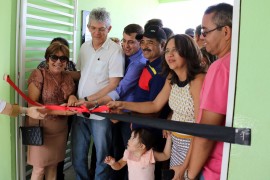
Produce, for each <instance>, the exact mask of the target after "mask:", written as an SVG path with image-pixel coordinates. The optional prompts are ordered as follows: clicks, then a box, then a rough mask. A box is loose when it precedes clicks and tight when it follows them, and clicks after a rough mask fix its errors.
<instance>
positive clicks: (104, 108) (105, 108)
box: [4, 75, 110, 113]
mask: <svg viewBox="0 0 270 180" xmlns="http://www.w3.org/2000/svg"><path fill="white" fill-rule="evenodd" d="M4 80H5V81H6V82H8V83H9V85H10V86H11V87H13V89H15V91H17V92H18V93H19V94H20V95H21V96H22V97H23V98H24V99H25V100H26V101H27V102H28V103H29V104H32V105H34V106H43V105H41V104H38V103H37V102H35V101H33V100H31V99H30V98H29V97H28V96H26V94H24V93H23V92H22V91H21V90H20V89H19V88H18V87H17V86H16V85H15V84H14V82H13V81H12V80H11V79H10V77H9V75H5V76H4ZM44 106H45V108H47V109H51V110H60V111H77V112H79V113H94V112H108V111H109V110H110V109H109V108H108V106H105V105H104V106H99V107H97V108H95V109H92V110H89V109H87V108H86V107H85V106H79V107H70V106H69V107H68V106H59V105H44Z"/></svg>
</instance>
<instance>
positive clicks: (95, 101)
mask: <svg viewBox="0 0 270 180" xmlns="http://www.w3.org/2000/svg"><path fill="white" fill-rule="evenodd" d="M93 102H94V108H97V107H98V106H99V104H98V101H97V100H94V101H93Z"/></svg>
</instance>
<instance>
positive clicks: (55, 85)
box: [26, 42, 75, 180]
mask: <svg viewBox="0 0 270 180" xmlns="http://www.w3.org/2000/svg"><path fill="white" fill-rule="evenodd" d="M45 59H46V64H47V66H46V67H45V68H41V69H36V70H34V71H33V72H32V74H31V75H30V77H29V79H28V94H29V98H30V99H32V100H34V101H36V102H38V103H41V104H46V105H48V104H52V105H61V104H64V103H67V102H68V99H69V97H70V96H72V94H74V91H75V84H74V82H73V79H72V77H71V76H70V75H68V73H67V72H66V71H65V68H66V66H67V63H68V61H69V49H68V48H67V46H65V45H63V44H61V43H59V42H55V43H52V44H51V45H50V46H49V47H48V48H47V50H46V53H45ZM46 113H47V116H46V117H45V119H44V120H42V121H40V120H39V119H33V118H29V119H28V120H27V122H26V125H29V126H34V125H38V124H39V123H40V126H42V127H43V137H44V144H43V145H42V146H28V153H27V163H28V164H30V165H32V166H33V171H32V176H31V180H43V178H44V175H45V179H50V180H51V179H56V170H57V168H56V167H57V163H58V162H60V161H63V159H64V157H65V150H66V138H67V131H68V125H67V118H68V117H67V116H65V115H72V114H74V112H70V111H55V110H46Z"/></svg>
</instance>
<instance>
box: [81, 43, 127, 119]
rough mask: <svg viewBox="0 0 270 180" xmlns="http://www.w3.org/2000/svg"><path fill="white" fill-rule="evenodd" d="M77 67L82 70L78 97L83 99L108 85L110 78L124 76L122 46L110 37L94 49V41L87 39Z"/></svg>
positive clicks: (82, 47)
mask: <svg viewBox="0 0 270 180" xmlns="http://www.w3.org/2000/svg"><path fill="white" fill-rule="evenodd" d="M77 68H78V69H80V70H81V78H80V81H79V88H78V97H79V98H80V99H82V98H84V97H85V96H89V95H92V94H94V93H97V92H98V91H100V90H101V89H102V88H104V87H106V86H107V85H108V84H109V78H112V77H123V74H124V54H123V51H122V48H121V46H120V45H118V44H116V43H115V42H113V41H112V40H110V39H109V38H108V39H107V40H106V41H105V42H104V43H103V45H102V46H101V47H100V48H99V49H97V50H95V49H94V47H93V45H92V41H87V42H85V43H84V44H83V45H82V46H81V49H80V54H79V58H78V63H77ZM90 118H92V114H91V117H90ZM94 119H96V118H94ZM103 119H104V118H103Z"/></svg>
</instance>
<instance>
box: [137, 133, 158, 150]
mask: <svg viewBox="0 0 270 180" xmlns="http://www.w3.org/2000/svg"><path fill="white" fill-rule="evenodd" d="M132 132H133V133H134V138H136V137H137V136H138V139H139V141H140V143H142V144H144V145H145V148H146V150H147V151H148V150H150V149H151V148H153V146H154V144H155V137H154V136H153V134H152V133H151V132H149V131H148V130H146V129H143V128H138V129H134V130H132Z"/></svg>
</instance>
